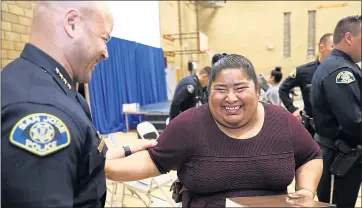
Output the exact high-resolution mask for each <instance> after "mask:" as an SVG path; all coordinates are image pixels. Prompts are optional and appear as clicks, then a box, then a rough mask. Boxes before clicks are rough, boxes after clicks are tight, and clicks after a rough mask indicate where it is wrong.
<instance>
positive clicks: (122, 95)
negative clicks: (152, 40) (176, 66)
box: [89, 37, 167, 134]
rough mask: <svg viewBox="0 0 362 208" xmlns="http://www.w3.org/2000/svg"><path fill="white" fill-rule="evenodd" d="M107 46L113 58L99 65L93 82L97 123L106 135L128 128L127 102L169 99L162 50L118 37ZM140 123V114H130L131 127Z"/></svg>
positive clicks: (95, 120)
mask: <svg viewBox="0 0 362 208" xmlns="http://www.w3.org/2000/svg"><path fill="white" fill-rule="evenodd" d="M107 47H108V52H109V59H108V60H105V61H102V62H101V63H100V64H98V65H97V66H96V70H95V71H94V72H93V74H92V81H91V83H90V84H89V94H90V101H91V110H92V116H93V123H94V125H95V127H96V129H97V130H98V131H100V133H102V134H109V133H114V132H117V131H126V123H125V117H124V115H123V114H122V105H123V104H124V103H139V104H140V105H141V106H142V105H147V104H152V103H157V102H163V101H167V86H166V72H165V67H166V66H165V59H164V53H163V51H162V49H160V48H155V47H151V46H146V45H143V44H140V43H136V42H133V41H127V40H123V39H119V38H115V37H112V39H111V40H110V41H109V42H108V43H107ZM138 122H139V119H138V116H129V124H130V128H131V129H132V128H133V129H134V128H135V126H137V124H138Z"/></svg>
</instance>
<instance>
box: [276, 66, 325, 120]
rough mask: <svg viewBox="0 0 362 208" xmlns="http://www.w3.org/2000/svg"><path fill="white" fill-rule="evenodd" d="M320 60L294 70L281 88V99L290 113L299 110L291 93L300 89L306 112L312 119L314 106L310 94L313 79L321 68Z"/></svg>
mask: <svg viewBox="0 0 362 208" xmlns="http://www.w3.org/2000/svg"><path fill="white" fill-rule="evenodd" d="M319 64H320V62H319V61H318V60H316V61H312V62H310V63H307V64H304V65H302V66H299V67H297V68H296V70H294V71H293V72H292V73H291V74H290V76H288V78H286V79H285V80H284V82H283V83H282V84H281V85H280V87H279V97H280V99H281V100H282V101H283V104H284V106H285V107H286V108H287V109H288V111H289V112H291V113H293V112H295V111H296V110H297V109H298V108H297V107H295V106H294V105H293V100H292V99H291V98H290V96H289V93H290V91H291V90H292V89H293V88H295V87H300V90H301V92H302V97H303V103H304V111H305V112H306V114H307V115H309V116H311V117H312V114H313V113H312V106H311V104H310V92H311V83H312V78H313V75H314V73H315V71H316V70H317V67H318V66H319Z"/></svg>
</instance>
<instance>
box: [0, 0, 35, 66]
mask: <svg viewBox="0 0 362 208" xmlns="http://www.w3.org/2000/svg"><path fill="white" fill-rule="evenodd" d="M34 5H35V2H32V1H2V2H1V69H3V68H4V67H5V66H6V65H7V64H8V63H9V62H11V61H12V60H14V59H16V58H17V57H19V55H20V53H21V51H22V50H23V48H24V45H25V43H26V42H28V41H29V31H30V24H31V19H32V17H33V8H34Z"/></svg>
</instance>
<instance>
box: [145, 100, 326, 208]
mask: <svg viewBox="0 0 362 208" xmlns="http://www.w3.org/2000/svg"><path fill="white" fill-rule="evenodd" d="M263 106H264V109H265V120H264V124H263V127H262V129H261V131H260V132H259V133H258V134H257V135H256V136H255V137H252V138H249V139H234V138H231V137H229V136H227V135H226V134H224V133H223V132H222V131H221V130H220V129H219V127H218V126H217V124H216V123H215V121H214V119H213V117H212V115H211V113H210V110H209V106H208V104H205V105H203V106H201V107H198V108H192V109H189V110H187V111H185V112H183V113H182V114H180V115H179V116H177V117H176V118H175V119H173V120H172V121H171V122H170V124H169V125H168V126H167V127H166V128H165V130H164V132H163V133H162V134H161V135H160V137H159V139H158V145H157V146H156V147H154V148H150V149H149V153H150V156H151V158H152V160H153V162H154V163H155V165H156V166H157V168H158V170H159V171H160V172H161V173H166V172H169V171H170V170H177V175H178V178H179V180H180V181H181V183H182V184H183V185H184V186H185V188H186V189H187V190H188V191H187V192H186V193H185V192H184V194H183V197H182V204H183V206H185V207H186V206H191V207H196V206H197V207H209V206H219V207H220V206H221V207H225V198H226V197H231V196H233V197H241V196H262V195H277V194H285V193H287V186H288V185H289V184H290V183H291V182H292V181H293V178H294V175H295V171H296V169H298V167H300V166H301V165H303V164H305V163H306V162H308V161H309V160H312V159H315V158H321V157H322V156H321V153H320V149H319V146H318V145H317V143H316V142H315V141H314V140H313V139H312V137H311V136H310V134H309V133H308V131H307V130H306V129H305V128H304V126H303V125H302V124H301V123H300V122H299V121H298V120H297V119H296V118H295V117H294V116H293V115H292V114H291V113H289V112H287V111H286V110H285V109H284V108H282V107H278V106H273V105H269V104H263Z"/></svg>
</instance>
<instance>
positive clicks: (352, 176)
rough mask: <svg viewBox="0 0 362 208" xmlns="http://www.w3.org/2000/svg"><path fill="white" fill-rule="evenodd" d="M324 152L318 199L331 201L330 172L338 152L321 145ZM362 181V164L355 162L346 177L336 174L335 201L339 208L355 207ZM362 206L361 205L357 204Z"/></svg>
mask: <svg viewBox="0 0 362 208" xmlns="http://www.w3.org/2000/svg"><path fill="white" fill-rule="evenodd" d="M320 147H321V150H322V152H323V174H322V178H321V180H320V182H319V185H318V189H317V196H318V200H319V201H321V202H326V203H329V202H330V195H331V178H332V177H331V173H330V172H329V169H330V166H331V165H332V163H333V161H334V158H335V157H336V154H337V153H336V152H335V151H333V150H331V149H328V148H326V147H323V146H320ZM361 182H362V164H361V163H355V164H354V166H353V167H352V168H351V169H350V170H349V172H347V173H346V175H345V176H344V177H338V176H334V185H333V186H334V190H333V201H332V204H335V205H336V206H337V208H340V207H341V208H349V207H355V204H356V200H357V197H358V191H359V189H360V186H361ZM357 207H361V205H357Z"/></svg>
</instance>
